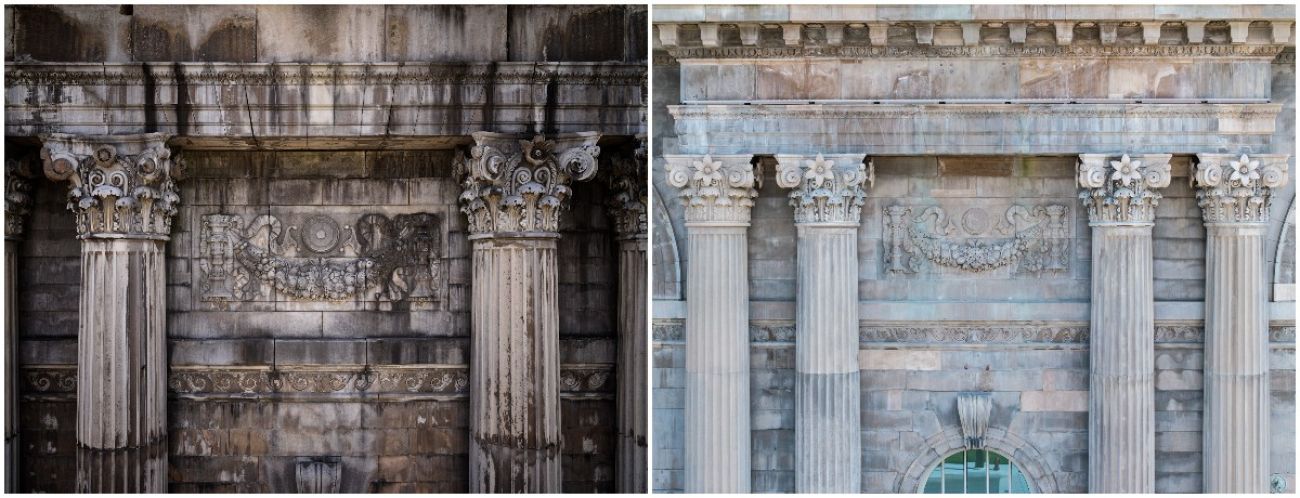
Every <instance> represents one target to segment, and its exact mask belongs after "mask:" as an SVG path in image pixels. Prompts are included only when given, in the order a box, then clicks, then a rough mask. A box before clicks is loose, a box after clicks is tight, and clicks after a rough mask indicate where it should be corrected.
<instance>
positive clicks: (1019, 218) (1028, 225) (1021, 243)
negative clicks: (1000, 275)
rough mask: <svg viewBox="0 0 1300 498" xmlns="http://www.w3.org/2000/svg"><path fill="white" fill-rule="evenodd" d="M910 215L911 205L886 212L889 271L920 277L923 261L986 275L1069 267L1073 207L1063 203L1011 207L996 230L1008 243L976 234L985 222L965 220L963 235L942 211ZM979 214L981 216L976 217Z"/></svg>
mask: <svg viewBox="0 0 1300 498" xmlns="http://www.w3.org/2000/svg"><path fill="white" fill-rule="evenodd" d="M917 209H920V211H921V212H920V214H918V215H916V216H910V215H911V214H912V213H913V208H912V207H907V206H901V205H895V206H889V207H886V208H885V232H884V235H885V238H884V244H885V273H886V275H903V274H913V273H918V272H920V271H921V270H922V268H923V266H924V265H925V264H926V263H925V262H927V261H928V262H930V263H933V264H937V265H940V266H946V267H950V268H957V269H961V270H964V271H970V272H985V271H991V270H995V269H998V268H1002V267H1006V266H1010V265H1013V264H1015V265H1016V266H1015V270H1016V271H1017V272H1019V273H1043V272H1062V271H1065V270H1068V269H1069V266H1070V229H1069V219H1070V218H1069V208H1067V207H1066V206H1062V205H1059V204H1050V205H1043V206H1032V207H1026V206H1022V205H1012V206H1010V207H1008V208H1007V210H1006V213H1005V215H1004V216H1003V220H1002V221H1001V222H1000V223H999V225H998V227H997V228H996V230H997V231H999V232H1001V233H1003V234H1006V235H1010V236H1011V238H1010V239H987V238H984V237H978V236H977V235H979V234H978V233H972V227H971V226H968V225H976V226H975V227H974V228H975V229H976V230H977V231H979V229H982V228H983V225H984V223H983V222H980V223H966V222H964V223H963V224H962V225H963V228H965V230H966V232H967V235H970V237H964V238H955V237H954V236H955V235H956V234H957V233H958V232H959V231H961V229H959V228H958V224H957V223H955V222H954V221H953V220H952V219H950V218H949V217H948V215H947V214H946V212H945V211H944V210H943V208H941V207H939V206H928V207H925V208H923V209H922V208H917ZM982 213H983V210H982V209H981V208H977V207H976V208H969V209H968V210H967V212H966V215H965V216H963V219H983V218H984V217H986V215H984V214H982ZM975 215H978V216H975Z"/></svg>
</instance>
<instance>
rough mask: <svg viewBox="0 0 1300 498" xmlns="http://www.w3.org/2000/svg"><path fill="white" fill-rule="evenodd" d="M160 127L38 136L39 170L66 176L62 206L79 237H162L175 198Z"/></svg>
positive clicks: (173, 172) (175, 171)
mask: <svg viewBox="0 0 1300 498" xmlns="http://www.w3.org/2000/svg"><path fill="white" fill-rule="evenodd" d="M168 137H169V136H168V135H166V134H163V133H146V134H142V135H110V136H101V137H81V136H75V135H67V134H62V133H54V134H49V135H44V136H42V137H41V139H42V141H43V142H44V144H45V147H44V148H42V149H41V159H42V160H43V161H44V163H45V176H47V177H49V178H50V179H51V180H54V181H66V182H68V184H69V186H68V210H70V211H72V212H73V213H75V214H76V217H77V234H78V236H79V237H80V238H143V239H158V240H167V239H168V238H169V237H170V234H171V226H172V217H174V216H175V215H176V212H177V209H178V206H179V204H180V195H179V194H178V192H177V188H176V182H175V181H176V180H177V179H179V177H180V176H181V175H180V170H181V168H179V167H178V165H177V164H176V162H174V161H173V159H172V153H171V150H170V149H168V148H167V138H168Z"/></svg>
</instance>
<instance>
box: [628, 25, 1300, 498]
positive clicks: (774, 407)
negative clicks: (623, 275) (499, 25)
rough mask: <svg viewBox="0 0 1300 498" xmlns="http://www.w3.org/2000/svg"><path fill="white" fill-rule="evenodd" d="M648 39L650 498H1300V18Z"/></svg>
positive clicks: (758, 29)
mask: <svg viewBox="0 0 1300 498" xmlns="http://www.w3.org/2000/svg"><path fill="white" fill-rule="evenodd" d="M654 16H655V18H654V19H653V24H654V26H653V30H654V32H653V43H654V45H653V47H652V49H653V52H654V64H655V65H654V76H653V77H654V78H655V95H654V105H653V118H654V120H655V126H654V131H655V135H654V137H653V140H652V141H653V143H654V151H655V154H654V158H653V159H654V160H653V161H652V163H653V164H652V166H653V167H652V171H653V183H652V185H653V186H654V190H655V193H654V197H655V201H656V203H655V212H654V213H653V219H654V220H655V226H654V227H653V230H654V254H653V256H652V259H653V261H654V274H653V275H652V278H653V280H654V282H653V286H652V288H653V290H654V293H655V294H654V299H655V301H654V302H655V305H654V308H653V312H652V320H653V336H652V337H653V367H654V369H653V372H654V373H653V383H654V386H653V396H654V398H653V418H652V420H653V423H654V428H653V430H654V436H655V437H654V446H655V448H654V451H653V464H652V467H653V469H652V476H653V477H652V480H653V489H654V490H656V491H687V492H691V491H713V490H723V491H737V492H746V491H753V492H795V491H834V490H840V491H847V492H858V491H861V492H867V493H894V492H899V493H912V492H917V491H919V490H921V489H922V486H923V485H925V483H926V479H927V477H928V476H929V475H930V471H931V470H932V469H934V468H935V466H936V465H937V464H938V463H939V462H940V461H941V460H942V459H943V458H945V457H947V456H948V455H951V454H953V453H954V452H956V451H959V450H963V449H966V448H977V447H978V448H986V449H988V450H991V451H994V452H997V453H999V454H1002V455H1005V456H1007V457H1009V458H1010V459H1011V460H1012V461H1013V462H1014V464H1015V466H1016V467H1017V468H1018V469H1019V470H1020V471H1021V472H1022V473H1023V474H1024V476H1025V477H1026V480H1027V481H1028V489H1029V490H1031V491H1035V492H1064V493H1074V492H1153V491H1154V492H1234V491H1235V492H1267V491H1268V490H1270V489H1272V490H1274V491H1277V490H1285V491H1287V492H1292V491H1294V490H1295V489H1296V481H1295V474H1294V467H1295V448H1294V445H1293V441H1294V439H1295V438H1294V434H1295V425H1296V424H1295V386H1294V379H1295V337H1294V335H1295V332H1294V331H1295V311H1294V310H1295V303H1294V299H1295V293H1294V256H1293V254H1294V251H1295V249H1294V248H1295V242H1294V241H1295V232H1294V220H1293V218H1294V210H1295V207H1294V202H1295V200H1294V199H1295V187H1294V185H1295V183H1294V178H1295V166H1294V164H1295V160H1294V154H1295V123H1294V113H1295V111H1294V109H1295V62H1294V61H1295V55H1294V30H1295V24H1294V22H1295V9H1294V7H1291V6H1172V5H1170V6H1142V5H1124V6H964V5H946V6H885V5H879V6H849V5H837V6H813V5H791V6H779V5H769V6H746V7H728V6H687V5H675V6H665V7H656V9H655V12H654ZM715 164H717V165H718V166H714V165H715ZM724 201H725V202H724ZM719 206H721V208H719ZM724 231H726V235H725V237H726V238H727V240H726V241H725V242H724V241H722V240H721V238H722V237H723V235H720V234H721V233H722V232H724ZM709 239H714V240H709ZM846 277H847V278H846ZM701 280H705V281H704V282H701ZM723 290H727V291H728V292H726V293H723V292H722V291H723ZM737 296H739V298H737ZM845 353H848V354H849V356H845ZM701 358H705V359H706V361H704V362H703V363H700V359H701ZM708 359H711V360H712V361H711V362H710V361H709V360H708ZM846 362H847V363H848V365H847V367H845V366H844V365H842V364H843V363H846ZM959 400H962V401H960V402H959ZM985 400H987V402H986V401H985ZM985 403H987V404H985ZM981 408H983V409H986V410H987V412H984V411H982V410H981ZM985 413H986V414H985ZM735 431H744V432H745V433H747V434H735V435H732V433H733V432H735ZM700 434H708V435H710V437H712V438H714V439H711V440H709V441H703V442H702V441H700V440H698V438H697V435H700ZM719 434H726V435H727V436H726V437H727V438H729V439H726V440H725V441H732V440H736V444H733V445H731V446H726V447H722V448H718V447H716V445H713V446H711V443H716V442H718V441H724V440H723V439H720V438H721V437H723V436H720V435H719ZM854 436H856V437H857V438H858V440H856V441H845V440H844V439H846V438H852V437H854ZM846 454H848V455H852V456H850V457H845V456H844V455H846ZM846 483H847V489H840V488H837V486H845V485H846Z"/></svg>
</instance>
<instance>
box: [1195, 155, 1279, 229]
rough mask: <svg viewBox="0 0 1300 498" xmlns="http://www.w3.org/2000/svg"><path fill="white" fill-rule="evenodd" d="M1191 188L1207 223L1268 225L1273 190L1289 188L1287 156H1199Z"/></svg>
mask: <svg viewBox="0 0 1300 498" xmlns="http://www.w3.org/2000/svg"><path fill="white" fill-rule="evenodd" d="M1196 157H1197V159H1198V160H1199V161H1198V162H1197V164H1196V172H1195V173H1194V174H1193V175H1192V178H1191V182H1192V187H1194V188H1196V203H1197V204H1198V205H1200V206H1201V216H1202V218H1203V219H1204V220H1205V222H1206V223H1265V222H1267V221H1268V209H1269V206H1270V205H1271V204H1272V193H1273V189H1275V188H1278V187H1281V186H1284V185H1286V182H1287V156H1285V155H1256V156H1253V157H1252V156H1249V155H1246V154H1242V155H1240V156H1235V155H1230V154H1198V155H1197V156H1196Z"/></svg>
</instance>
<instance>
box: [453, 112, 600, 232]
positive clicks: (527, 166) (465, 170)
mask: <svg viewBox="0 0 1300 498" xmlns="http://www.w3.org/2000/svg"><path fill="white" fill-rule="evenodd" d="M472 135H473V137H474V147H473V148H472V149H470V155H469V157H461V158H458V164H457V170H458V171H457V175H458V176H463V178H464V180H463V181H462V182H461V185H462V187H463V188H462V191H461V194H460V211H461V212H462V213H465V215H466V216H468V217H469V231H470V234H472V235H488V234H498V235H504V234H524V235H527V234H534V235H535V234H554V233H556V232H557V231H558V230H559V224H560V212H561V211H563V210H565V209H567V208H568V206H569V197H570V196H572V195H573V190H572V189H571V188H570V187H569V185H570V184H571V183H573V182H578V181H586V180H590V179H591V178H592V177H594V176H596V169H597V164H596V158H597V157H599V156H600V147H597V146H596V141H597V140H599V139H600V133H597V132H583V133H565V134H559V135H556V136H555V137H554V138H553V139H550V140H547V139H546V138H545V137H543V136H542V135H536V136H534V137H533V138H532V139H531V140H520V139H519V138H518V137H516V136H515V135H511V134H503V133H491V132H486V131H479V132H475V133H473V134H472Z"/></svg>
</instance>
